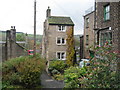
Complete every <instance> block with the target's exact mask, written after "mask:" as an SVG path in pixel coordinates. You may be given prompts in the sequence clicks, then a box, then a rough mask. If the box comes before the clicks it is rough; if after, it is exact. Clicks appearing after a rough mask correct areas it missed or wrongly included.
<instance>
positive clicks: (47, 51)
mask: <svg viewBox="0 0 120 90" xmlns="http://www.w3.org/2000/svg"><path fill="white" fill-rule="evenodd" d="M73 29H74V23H73V21H72V20H71V18H70V17H63V16H51V9H50V8H49V7H48V9H47V11H46V20H45V22H44V31H43V40H42V56H43V57H45V58H46V59H47V61H48V62H49V61H50V60H54V59H57V60H66V49H67V45H66V39H67V34H66V32H67V31H69V30H72V31H73Z"/></svg>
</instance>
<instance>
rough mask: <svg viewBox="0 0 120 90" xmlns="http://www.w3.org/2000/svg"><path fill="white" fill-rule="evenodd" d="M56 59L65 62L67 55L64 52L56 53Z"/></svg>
mask: <svg viewBox="0 0 120 90" xmlns="http://www.w3.org/2000/svg"><path fill="white" fill-rule="evenodd" d="M56 58H57V59H58V60H65V59H66V53H65V52H64V51H59V52H56Z"/></svg>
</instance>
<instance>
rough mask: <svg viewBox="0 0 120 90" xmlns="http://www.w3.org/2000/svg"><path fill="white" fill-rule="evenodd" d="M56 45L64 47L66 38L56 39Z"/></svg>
mask: <svg viewBox="0 0 120 90" xmlns="http://www.w3.org/2000/svg"><path fill="white" fill-rule="evenodd" d="M58 38H59V39H60V43H58ZM63 39H64V43H62V42H63V41H62V40H63ZM56 44H57V45H66V38H64V37H56Z"/></svg>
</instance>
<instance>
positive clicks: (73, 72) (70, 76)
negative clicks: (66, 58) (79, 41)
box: [64, 67, 86, 88]
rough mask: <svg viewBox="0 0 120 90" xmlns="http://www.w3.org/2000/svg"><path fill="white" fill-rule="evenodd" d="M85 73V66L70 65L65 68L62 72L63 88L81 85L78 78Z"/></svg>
mask: <svg viewBox="0 0 120 90" xmlns="http://www.w3.org/2000/svg"><path fill="white" fill-rule="evenodd" d="M85 74H86V69H85V68H79V67H70V68H68V69H66V70H65V73H64V82H65V88H79V87H80V85H81V82H79V78H81V77H82V76H84V75H85Z"/></svg>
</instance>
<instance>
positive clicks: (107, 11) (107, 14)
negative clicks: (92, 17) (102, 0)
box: [104, 4, 110, 21]
mask: <svg viewBox="0 0 120 90" xmlns="http://www.w3.org/2000/svg"><path fill="white" fill-rule="evenodd" d="M107 20H110V4H107V5H105V6H104V21H107Z"/></svg>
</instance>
